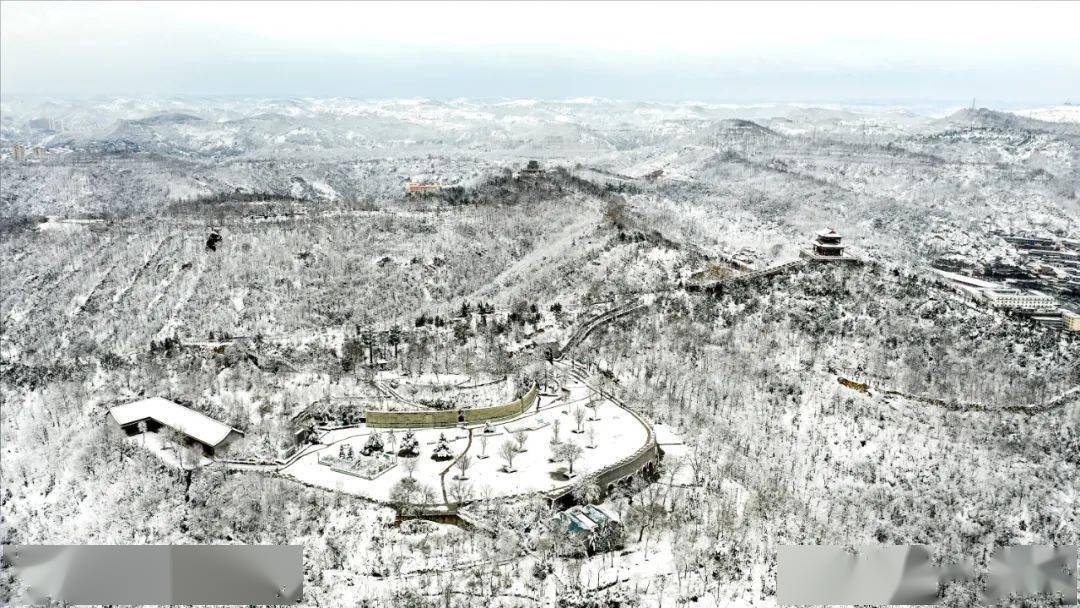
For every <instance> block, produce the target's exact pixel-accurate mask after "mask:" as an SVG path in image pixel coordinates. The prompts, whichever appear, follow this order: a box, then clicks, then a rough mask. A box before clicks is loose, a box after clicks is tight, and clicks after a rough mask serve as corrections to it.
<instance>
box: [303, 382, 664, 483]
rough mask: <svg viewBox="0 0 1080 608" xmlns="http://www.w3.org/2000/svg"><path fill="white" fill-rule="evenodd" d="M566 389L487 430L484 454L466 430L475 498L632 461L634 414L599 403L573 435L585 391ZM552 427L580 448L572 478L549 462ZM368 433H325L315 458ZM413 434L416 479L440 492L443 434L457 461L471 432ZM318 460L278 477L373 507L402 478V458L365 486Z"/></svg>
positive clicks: (638, 437) (357, 444)
mask: <svg viewBox="0 0 1080 608" xmlns="http://www.w3.org/2000/svg"><path fill="white" fill-rule="evenodd" d="M568 388H569V389H570V397H569V399H567V400H561V399H560V400H555V401H552V400H550V398H541V404H540V411H539V412H537V411H536V410H535V409H533V410H530V412H529V413H526V414H524V415H522V416H519V417H516V418H513V419H510V420H508V421H505V422H501V423H499V424H495V425H492V426H493V428H494V431H495V432H494V433H491V434H488V435H487V437H488V439H487V447H486V450H484V447H483V445H482V441H483V440H482V439H481V437H483V436H484V434H483V432H482V431H483V425H477V426H473V427H472V429H473V443H472V447H471V448H469V451H468V455H469V457H470V458H471V462H472V465H471V468H470V469H469V470H468V479H467V480H466V481H467V482H468V483H471V484H472V493H473V496H475V497H492V498H496V497H505V496H514V495H519V494H528V493H534V492H546V491H550V490H554V489H556V488H560V487H564V486H567V485H570V484H572V483H574V482H576V481H578V480H580V479H581V478H582V475H583V474H587V473H592V472H595V471H598V470H600V469H603V468H605V467H607V466H609V465H611V464H614V463H616V462H618V461H619V460H622V459H623V458H626V457H628V456H631V455H633V454H634V452H636V451H637V450H638V449H639V448H641V447H642V446H643V445H645V443H646V441H647V440H648V436H649V431H648V429H647V428H645V426H644V425H643V424H642V423H641V422H640V421H639V420H638V419H637V418H635V417H634V415H633V414H631V413H630V412H628V411H626V410H625V409H623V408H622V407H619V406H618V405H616V404H614V403H612V402H610V401H606V400H605V401H597V405H596V408H595V409H596V417H597V420H595V421H590V420H585V422H584V426H583V428H584V429H585V431H586V432H584V433H574V432H572V431H573V429H574V428H575V426H576V422H575V420H574V416H573V411H574V409H575V408H578V407H585V404H586V402H587V401H588V398H589V392H590V389H589V388H588V387H586V386H585V385H582V384H575V385H570V386H569V387H568ZM586 409H587V408H586ZM555 420H559V421H560V427H561V428H560V431H559V439H560V440H561V441H563V442H566V441H572V442H574V443H576V444H578V445H580V446H581V447H582V448H583V454H582V456H581V459H580V460H578V461H577V462H575V463H574V473H575V475H576V477H575V478H574V479H567V477H566V475H565V471H566V469H567V464H566V462H563V461H559V462H551V460H550V459H551V458H552V453H553V449H554V446H552V444H551V443H550V441H551V439H552V433H553V423H554V421H555ZM590 427H592V428H593V429H594V432H595V436H596V447H594V448H590V447H588V444H589V437H588V429H589V428H590ZM519 430H525V431H526V433H527V437H528V438H527V440H526V442H525V451H524V452H519V453H518V454H517V456H516V457H515V458H514V468H515V469H516V472H514V473H506V472H504V471H503V470H502V469H503V466H504V465H505V461H504V460H503V459H502V458H501V457H500V456H499V447H500V446H501V445H502V444H503V443H504V442H507V441H513V440H514V438H513V434H514V433H515V432H517V431H519ZM380 432H381V433H382V434H383V436H384V439H385V437H386V433H387V431H386V430H385V429H380ZM370 433H371V430H370V429H368V428H367V427H366V426H365V425H360V426H358V427H354V428H349V429H340V430H336V431H330V432H328V433H327V434H326V435H324V436H323V438H322V442H323V443H324V444H327V447H325V448H324V449H323V450H320V452H323V453H325V454H333V455H336V454H337V450H338V449H339V448H338V445H339V444H341V443H342V442H348V443H351V444H352V445H353V449H354V451H355V452H356V453H359V451H360V449H361V448H362V447H363V446H364V442H365V441H366V440H367V436H368V435H369V434H370ZM395 433H396V435H397V437H398V439H399V440H400V438H401V436H402V435H403V433H404V431H403V430H396V431H395ZM415 433H416V438H417V439H418V440H419V442H420V455H419V456H417V457H416V458H415V460H416V461H417V467H416V471H415V472H414V476H415V477H416V479H417V480H418V481H419V482H420V483H423V484H427V485H429V486H430V487H431V488H432V489H434V490H435V491H436V492H437V493H439V491H440V487H441V485H440V482H439V476H440V474H441V473H442V471H444V470H445V469H446V468H447V467H448V466H449V465H450V464H451V462H453V461H442V462H437V461H435V460H432V458H431V452H432V450H433V449H434V447H435V446H436V444H437V442H438V439H439V436H440V435H445V436H446V438H447V440H448V441H449V444H450V446H451V448H452V450H453V451H454V455H455V457H456V456H457V455H458V454H460V453H461V452H462V451H463V450H464V449H465V448H466V446H467V445H468V441H469V432H468V430H467V429H461V428H448V429H447V428H444V429H421V430H417V431H415ZM485 451H486V454H487V458H480V457H479V455H480V454H481V453H483V452H485ZM318 454H319V452H312V453H310V454H308V455H306V456H303V457H301V458H300V459H298V460H297V461H296V462H295V463H293V464H291V465H289V466H288V467H286V468H285V469H283V470H282V473H283V474H284V475H286V476H288V477H291V478H294V479H296V480H298V481H301V482H304V483H308V484H311V485H315V486H319V487H323V488H327V489H330V490H337V491H340V492H344V493H347V494H352V495H355V496H363V497H365V498H369V499H372V500H377V501H389V500H390V491H391V489H392V488H393V487H394V484H396V483H397V482H398V481H400V480H401V479H402V478H404V477H406V476H407V472H406V470H405V467H404V466H402V465H401V462H400V461H401V460H402V459H400V458H399V463H398V466H396V467H394V468H393V469H391V470H390V471H388V472H387V473H385V474H383V475H381V476H379V477H377V478H376V479H374V480H371V481H368V480H366V479H361V478H359V477H354V476H351V475H346V474H343V473H338V472H336V471H333V470H331V469H330V468H329V467H327V466H324V465H321V464H319V458H318ZM457 472H458V470H457V468H456V467H454V468H451V470H450V472H448V473H447V474H446V483H447V487H448V488H449V486H450V484H451V483H452V482H453V478H454V475H456V474H457Z"/></svg>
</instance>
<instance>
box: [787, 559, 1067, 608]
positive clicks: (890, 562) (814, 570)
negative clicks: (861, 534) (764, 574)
mask: <svg viewBox="0 0 1080 608" xmlns="http://www.w3.org/2000/svg"><path fill="white" fill-rule="evenodd" d="M1076 555H1077V550H1076V547H1075V546H1065V547H1051V546H1045V545H1028V546H1016V547H1001V548H999V549H998V550H997V551H995V552H994V555H993V557H992V559H991V560H990V565H989V569H988V571H987V572H986V577H985V580H986V585H985V587H984V588H983V589H982V595H981V598H980V599H981V600H982V602H983V603H985V604H990V603H994V602H996V601H998V600H1000V599H1002V598H1005V597H1008V596H1009V595H1010V594H1016V595H1020V596H1024V595H1035V594H1039V593H1049V594H1056V595H1059V596H1060V598H1061V601H1062V603H1065V604H1076V603H1077V601H1076V568H1077V565H1076ZM776 566H777V568H776V599H777V603H779V604H781V605H785V606H791V605H800V604H817V605H831V604H838V605H850V604H877V605H882V604H905V605H926V604H936V603H937V602H938V601H939V599H940V598H938V589H939V585H941V584H944V583H948V582H951V581H960V580H973V579H974V578H975V572H974V568H973V567H972V562H971V560H970V559H969V560H965V561H964V562H963V563H961V564H955V565H953V564H949V565H935V564H933V563H932V561H931V558H930V551H929V550H928V549H927V548H926V547H925V546H922V545H897V546H891V547H883V546H878V545H853V546H847V547H844V546H826V545H821V546H791V545H785V546H781V547H780V551H779V553H778V554H777V564H776Z"/></svg>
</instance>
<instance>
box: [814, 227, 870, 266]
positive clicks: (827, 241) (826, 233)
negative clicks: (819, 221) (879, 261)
mask: <svg viewBox="0 0 1080 608" xmlns="http://www.w3.org/2000/svg"><path fill="white" fill-rule="evenodd" d="M842 239H843V237H842V236H841V235H840V233H839V232H837V231H836V230H833V229H832V228H827V229H825V230H821V231H819V232H818V233H817V235H816V236H815V237H814V240H813V242H811V243H810V248H809V249H804V250H802V255H803V257H805V258H809V259H810V260H813V261H815V262H854V261H858V258H855V257H852V256H851V255H849V254H846V253H844V245H843V243H842V242H841V241H842Z"/></svg>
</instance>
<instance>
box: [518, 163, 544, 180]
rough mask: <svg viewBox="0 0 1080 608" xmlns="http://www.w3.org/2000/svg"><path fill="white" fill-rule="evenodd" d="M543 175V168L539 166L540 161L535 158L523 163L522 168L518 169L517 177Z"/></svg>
mask: <svg viewBox="0 0 1080 608" xmlns="http://www.w3.org/2000/svg"><path fill="white" fill-rule="evenodd" d="M543 176H544V169H543V168H542V167H541V166H540V162H539V161H535V160H530V161H529V163H528V164H527V165H525V168H524V169H522V170H521V171H518V177H523V178H535V177H543Z"/></svg>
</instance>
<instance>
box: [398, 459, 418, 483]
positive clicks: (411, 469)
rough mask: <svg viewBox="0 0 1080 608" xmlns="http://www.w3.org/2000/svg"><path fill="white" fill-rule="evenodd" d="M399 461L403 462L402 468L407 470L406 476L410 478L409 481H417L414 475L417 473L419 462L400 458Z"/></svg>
mask: <svg viewBox="0 0 1080 608" xmlns="http://www.w3.org/2000/svg"><path fill="white" fill-rule="evenodd" d="M399 460H401V466H402V467H404V468H405V474H406V475H408V476H409V479H416V477H415V476H414V473H416V465H417V464H418V460H417V459H416V458H404V459H401V458H399Z"/></svg>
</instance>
